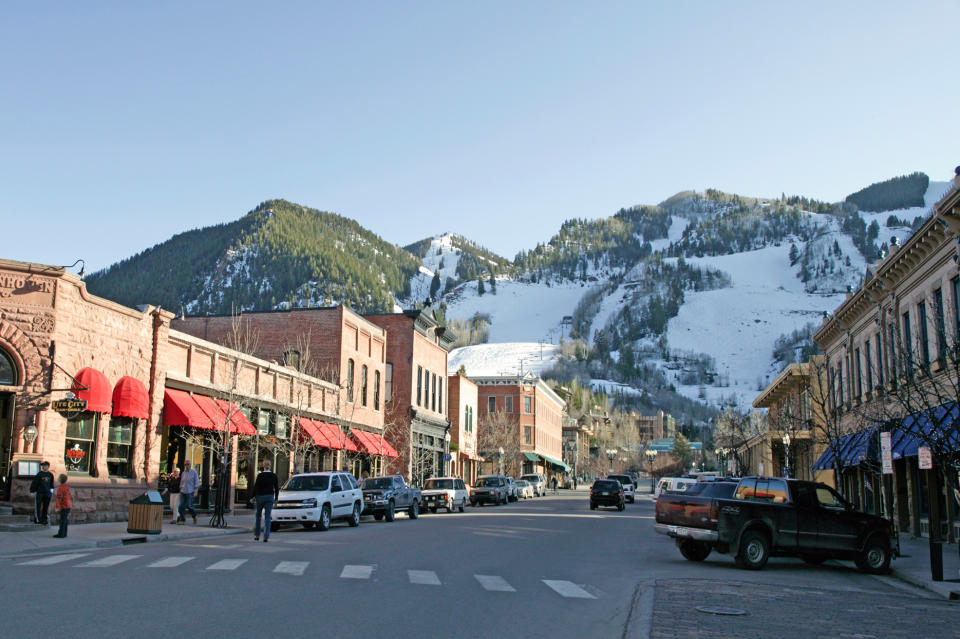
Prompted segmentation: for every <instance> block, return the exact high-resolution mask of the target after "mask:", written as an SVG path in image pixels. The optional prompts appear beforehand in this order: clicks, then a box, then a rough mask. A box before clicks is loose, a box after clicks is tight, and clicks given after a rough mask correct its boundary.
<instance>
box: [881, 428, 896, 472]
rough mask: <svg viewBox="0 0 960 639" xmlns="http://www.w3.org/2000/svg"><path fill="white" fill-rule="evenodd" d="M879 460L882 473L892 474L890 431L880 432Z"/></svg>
mask: <svg viewBox="0 0 960 639" xmlns="http://www.w3.org/2000/svg"><path fill="white" fill-rule="evenodd" d="M880 461H881V465H882V467H883V474H884V475H892V474H893V444H892V443H891V441H890V433H880Z"/></svg>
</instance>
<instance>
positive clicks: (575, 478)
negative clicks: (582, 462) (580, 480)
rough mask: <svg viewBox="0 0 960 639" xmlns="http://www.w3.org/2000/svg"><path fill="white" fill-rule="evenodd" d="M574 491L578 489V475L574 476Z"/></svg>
mask: <svg viewBox="0 0 960 639" xmlns="http://www.w3.org/2000/svg"><path fill="white" fill-rule="evenodd" d="M573 489H574V490H576V489H577V476H576V475H574V476H573Z"/></svg>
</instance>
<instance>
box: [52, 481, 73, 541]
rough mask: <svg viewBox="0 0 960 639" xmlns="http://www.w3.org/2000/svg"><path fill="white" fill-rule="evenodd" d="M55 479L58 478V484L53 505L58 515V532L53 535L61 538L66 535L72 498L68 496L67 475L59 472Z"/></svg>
mask: <svg viewBox="0 0 960 639" xmlns="http://www.w3.org/2000/svg"><path fill="white" fill-rule="evenodd" d="M57 479H58V480H60V485H59V486H57V492H56V496H55V499H56V503H55V505H56V507H57V513H58V514H59V515H60V532H58V533H57V534H56V535H54V537H56V538H57V539H63V538H64V537H66V536H67V520H68V519H69V518H70V509H72V508H73V500H72V499H71V498H70V486H68V485H67V476H66V475H65V474H63V473H60V476H59V477H58V478H57Z"/></svg>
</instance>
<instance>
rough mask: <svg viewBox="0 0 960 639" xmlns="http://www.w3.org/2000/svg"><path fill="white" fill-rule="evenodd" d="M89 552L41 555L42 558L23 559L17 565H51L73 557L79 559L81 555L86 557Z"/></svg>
mask: <svg viewBox="0 0 960 639" xmlns="http://www.w3.org/2000/svg"><path fill="white" fill-rule="evenodd" d="M89 554H90V553H88V552H75V553H73V554H70V555H51V556H50V557H43V558H42V559H31V560H30V561H24V562H21V563H19V564H17V565H18V566H52V565H53V564H59V563H61V562H64V561H71V560H73V559H80V558H81V557H86V556H87V555H89Z"/></svg>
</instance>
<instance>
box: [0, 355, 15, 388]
mask: <svg viewBox="0 0 960 639" xmlns="http://www.w3.org/2000/svg"><path fill="white" fill-rule="evenodd" d="M16 384H17V369H16V368H14V367H13V360H12V359H10V356H9V355H7V354H6V353H5V352H3V350H0V385H2V386H16Z"/></svg>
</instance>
